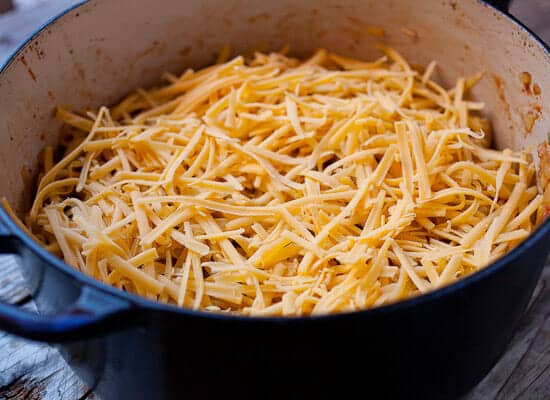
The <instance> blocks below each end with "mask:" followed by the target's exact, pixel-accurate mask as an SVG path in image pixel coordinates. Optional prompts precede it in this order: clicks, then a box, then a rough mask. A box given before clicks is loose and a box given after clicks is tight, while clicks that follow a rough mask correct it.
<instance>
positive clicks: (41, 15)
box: [0, 0, 550, 64]
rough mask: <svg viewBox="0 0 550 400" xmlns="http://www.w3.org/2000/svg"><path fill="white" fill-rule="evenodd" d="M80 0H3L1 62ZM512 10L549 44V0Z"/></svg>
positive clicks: (520, 3) (529, 0)
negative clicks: (53, 17) (44, 24)
mask: <svg viewBox="0 0 550 400" xmlns="http://www.w3.org/2000/svg"><path fill="white" fill-rule="evenodd" d="M81 1H82V0H0V64H1V63H2V61H3V60H4V59H5V58H6V57H7V56H8V55H9V54H10V53H11V52H12V51H13V50H14V49H15V47H16V46H17V45H18V44H19V43H20V42H21V41H23V40H24V39H25V38H26V37H28V36H29V35H31V34H32V33H33V32H34V31H35V30H36V29H37V28H38V27H40V26H41V25H42V24H43V23H44V22H46V21H47V20H48V19H50V18H51V17H52V16H54V15H56V14H58V13H60V12H61V11H63V10H64V9H66V8H67V7H69V6H71V5H73V4H76V3H80V2H81ZM105 1H109V0H105ZM411 1H416V0H411ZM151 2H152V3H153V0H152V1H151ZM510 12H511V13H512V14H513V15H515V16H516V17H517V18H518V19H519V20H520V21H522V22H523V23H524V24H526V25H527V26H528V27H529V28H531V29H532V30H533V31H535V32H537V34H538V35H540V36H541V37H542V38H543V39H544V40H546V42H547V43H550V0H512V6H511V8H510Z"/></svg>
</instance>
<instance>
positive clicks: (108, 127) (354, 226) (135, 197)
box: [26, 32, 544, 316]
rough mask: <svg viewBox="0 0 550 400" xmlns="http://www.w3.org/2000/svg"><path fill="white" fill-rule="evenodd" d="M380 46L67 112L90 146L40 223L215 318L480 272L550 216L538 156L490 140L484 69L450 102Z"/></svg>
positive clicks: (60, 169)
mask: <svg viewBox="0 0 550 400" xmlns="http://www.w3.org/2000/svg"><path fill="white" fill-rule="evenodd" d="M371 33H372V32H371ZM375 33H376V34H379V32H375ZM382 51H383V52H384V53H385V56H384V57H382V58H380V59H378V60H376V61H374V62H365V61H360V60H354V59H351V58H348V57H344V56H340V55H337V54H333V53H330V52H328V51H326V50H319V51H318V52H317V53H315V54H314V55H313V56H312V57H311V58H310V59H308V60H305V61H300V60H297V59H294V58H290V57H288V56H286V55H284V54H282V53H270V54H262V53H256V54H255V55H254V57H253V58H252V59H250V60H246V59H245V58H244V57H242V56H238V57H236V58H233V59H231V60H229V57H230V54H231V48H230V47H228V46H226V47H224V48H223V49H222V52H221V54H220V56H219V57H218V61H217V64H216V65H213V66H211V67H208V68H205V69H203V70H199V71H193V70H187V71H185V72H184V73H183V74H182V75H181V76H179V77H176V76H173V75H166V77H167V80H168V83H167V84H166V85H165V86H163V87H160V88H154V89H151V90H143V89H139V90H137V91H136V92H135V93H133V94H131V95H129V96H128V97H127V98H126V99H124V100H123V101H122V102H121V103H119V104H118V105H116V106H114V107H113V108H111V109H109V108H107V107H101V108H100V109H99V110H97V111H95V112H91V113H87V114H83V115H80V114H77V113H74V112H70V111H68V110H66V109H63V108H59V109H58V111H57V118H58V119H59V120H60V121H61V122H63V123H64V124H65V130H66V131H67V132H69V133H70V135H71V137H72V139H71V140H72V141H71V144H70V146H66V150H67V151H66V152H65V156H63V157H62V159H61V160H57V162H56V161H55V160H54V159H53V157H54V156H53V154H54V152H53V149H52V148H47V149H46V150H45V151H44V153H43V157H44V161H43V164H44V171H43V174H42V179H41V181H40V183H39V185H38V191H37V194H36V197H35V202H34V204H33V206H32V208H31V210H30V212H29V214H28V216H27V219H26V223H27V226H28V227H29V229H30V231H32V233H33V234H34V235H35V237H36V238H38V240H40V241H41V242H42V243H43V244H44V246H45V247H46V248H48V249H49V250H50V251H53V252H54V253H56V254H57V255H58V256H60V257H63V258H64V259H65V261H66V262H67V263H69V264H71V265H72V266H73V267H75V268H78V269H79V270H81V271H82V272H84V273H86V274H88V275H90V276H92V277H94V278H96V279H99V280H102V281H104V282H107V283H110V284H112V285H114V286H116V287H118V288H121V289H123V290H126V291H129V292H133V293H136V294H139V295H142V296H146V297H148V298H151V299H155V300H158V301H163V302H167V303H169V304H174V305H177V306H181V307H188V308H193V309H201V310H208V311H213V312H229V313H237V314H243V315H257V316H269V315H271V316H273V315H276V316H302V315H311V314H326V313H335V312H346V311H353V310H360V309H365V308H369V307H374V306H378V305H382V304H387V303H391V302H395V301H399V300H402V299H406V298H409V297H411V296H414V295H418V294H422V293H426V292H429V291H431V290H435V289H437V288H439V287H441V286H444V285H448V284H450V283H452V282H454V281H456V280H457V279H460V278H462V277H464V276H466V275H468V274H471V273H474V272H476V271H478V270H479V269H481V268H483V267H485V266H486V265H488V264H489V263H490V262H492V261H493V260H494V259H495V258H497V257H500V256H501V255H503V254H504V253H505V252H507V251H509V250H511V249H512V248H514V247H515V246H516V245H518V243H520V242H521V241H522V240H523V239H524V238H525V237H527V236H528V235H529V234H530V233H531V232H532V231H533V230H534V229H535V228H536V226H537V224H539V223H540V222H541V219H542V218H543V215H544V213H543V212H542V211H541V210H542V208H543V207H544V204H543V196H542V195H541V194H539V192H538V190H537V186H536V184H537V183H536V174H535V169H534V165H533V163H532V159H531V158H530V156H529V155H528V153H527V152H526V151H512V150H504V151H497V150H491V149H488V148H486V147H484V146H487V143H488V140H485V139H486V135H489V137H490V131H489V127H490V126H489V123H488V121H486V120H485V119H483V117H482V116H481V115H479V110H481V108H482V107H483V103H479V102H473V101H469V100H467V92H468V90H469V88H470V87H471V86H472V85H473V84H475V82H476V81H477V80H479V79H480V78H481V75H478V76H475V77H473V78H471V79H467V78H459V79H458V80H457V84H456V85H455V87H454V88H452V89H450V90H446V89H444V88H442V87H441V86H440V85H438V84H437V83H436V82H434V81H433V80H432V76H433V75H434V70H435V68H436V65H437V64H436V62H435V61H434V62H432V63H430V64H429V65H428V67H427V68H426V69H425V72H424V73H423V74H422V73H419V72H418V71H416V70H415V69H414V68H412V67H411V66H410V65H409V64H408V63H407V61H406V60H405V59H404V58H403V57H402V56H401V55H400V54H399V53H397V52H396V51H395V50H392V49H388V48H382ZM75 138H78V140H76V139H75Z"/></svg>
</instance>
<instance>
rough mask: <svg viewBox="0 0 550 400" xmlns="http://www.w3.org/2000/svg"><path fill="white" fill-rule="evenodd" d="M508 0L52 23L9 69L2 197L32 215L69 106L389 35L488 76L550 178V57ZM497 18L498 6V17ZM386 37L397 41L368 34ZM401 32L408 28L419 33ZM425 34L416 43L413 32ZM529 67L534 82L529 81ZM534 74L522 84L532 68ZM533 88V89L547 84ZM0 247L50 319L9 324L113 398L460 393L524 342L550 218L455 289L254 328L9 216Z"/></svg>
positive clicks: (0, 152) (409, 52) (118, 13)
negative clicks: (56, 246)
mask: <svg viewBox="0 0 550 400" xmlns="http://www.w3.org/2000/svg"><path fill="white" fill-rule="evenodd" d="M503 3H506V2H500V4H499V5H490V4H489V3H487V2H483V1H479V0H464V1H447V0H422V1H412V0H410V1H409V0H385V1H378V0H317V1H313V0H311V1H308V0H278V1H262V0H187V1H179V0H156V1H154V2H153V1H148V0H109V1H107V0H90V1H87V2H84V3H82V4H80V5H78V6H77V7H74V8H72V9H71V10H68V11H67V12H65V13H64V14H63V15H61V16H59V17H57V18H55V19H53V20H52V21H51V22H49V23H48V24H46V25H45V26H44V27H43V28H42V29H40V30H39V31H38V32H37V33H36V34H35V35H34V36H33V37H32V38H30V39H29V40H28V41H27V42H26V43H25V44H24V45H22V46H21V48H20V49H19V50H18V51H17V52H16V53H15V54H14V55H13V56H12V57H11V58H10V60H9V61H8V62H7V63H6V64H5V65H4V66H3V67H1V68H0V143H1V146H0V171H1V174H0V193H1V194H3V195H4V196H6V197H7V198H8V200H9V202H10V203H11V204H12V205H14V207H15V209H16V212H17V213H18V214H19V215H24V214H25V212H26V211H27V210H28V207H29V204H30V201H31V199H32V195H33V187H32V186H33V185H32V184H29V182H26V181H25V180H22V179H21V171H27V173H28V174H29V175H30V176H33V175H34V174H35V173H36V171H37V164H38V161H37V160H38V158H39V157H38V155H39V152H40V151H41V150H42V149H43V147H44V146H45V145H47V144H49V145H55V144H56V141H57V138H58V137H57V133H58V132H59V125H58V123H57V122H56V121H55V119H54V117H53V108H54V106H55V105H57V104H60V105H72V106H74V107H75V108H76V109H87V108H90V107H97V106H99V105H102V104H111V103H113V102H115V101H116V100H118V99H120V98H121V97H122V96H123V95H124V94H126V93H128V92H129V91H130V90H132V89H133V88H135V87H140V86H141V87H146V86H149V85H153V84H155V83H156V82H157V79H158V77H159V76H161V74H162V73H163V72H164V71H172V72H179V71H182V70H183V69H184V68H185V67H201V66H205V65H208V64H209V63H211V62H213V61H214V59H215V58H214V57H215V54H216V53H217V52H218V51H219V49H220V48H221V47H222V46H223V45H224V44H227V43H229V44H231V45H232V46H233V47H234V48H235V49H236V51H237V52H246V51H247V50H250V49H251V48H257V47H264V48H266V49H277V48H280V47H282V46H283V45H285V44H290V45H291V48H292V50H293V53H294V54H295V55H298V56H301V55H302V56H305V55H308V54H311V52H312V51H313V50H315V49H317V48H319V47H325V48H329V49H331V50H334V51H337V52H340V53H344V54H348V55H351V56H356V57H361V58H365V59H369V58H373V57H377V56H378V55H379V54H378V53H377V50H376V47H375V45H376V43H377V42H380V41H383V42H385V43H386V44H389V45H390V46H392V47H394V48H396V49H397V50H399V51H400V52H402V53H403V54H404V56H405V57H407V58H408V59H409V60H411V61H412V62H413V64H419V65H427V64H428V63H429V62H430V61H431V60H433V59H435V60H438V61H439V64H440V65H441V66H442V68H441V69H440V73H439V77H438V79H439V80H440V81H442V82H443V83H445V84H446V85H452V84H453V80H454V79H455V78H456V77H457V76H464V75H466V76H467V75H470V74H474V73H476V72H478V71H480V70H484V71H486V74H485V78H484V79H483V80H482V81H481V82H480V84H479V85H478V86H477V87H476V88H475V90H474V91H473V96H474V97H475V98H476V99H480V100H483V101H484V102H485V103H486V107H487V110H488V112H487V113H488V115H489V117H490V118H491V119H492V121H493V127H494V130H495V140H494V142H495V146H496V147H498V148H503V147H512V148H520V147H523V146H530V145H533V146H534V148H535V151H534V154H535V158H536V159H537V163H538V164H537V165H538V168H539V172H540V173H541V175H543V174H542V169H541V168H540V164H541V163H540V160H539V157H538V156H537V151H536V149H537V148H538V153H539V154H541V155H543V157H540V158H542V159H543V163H542V164H543V166H544V159H547V158H546V156H547V153H546V149H547V147H546V146H547V144H546V141H547V134H548V132H549V131H550V111H549V110H548V106H547V105H548V104H550V102H549V96H550V73H549V72H550V55H549V53H548V48H547V47H546V46H545V45H544V44H543V43H542V42H541V41H540V40H539V39H538V38H537V37H536V36H534V35H533V34H532V33H530V32H529V31H528V30H527V29H526V28H525V27H523V26H522V25H521V24H520V23H519V22H518V21H516V20H514V19H513V17H511V16H510V15H507V14H506V12H505V11H502V9H503V8H502V7H503V6H505V4H503ZM499 6H500V7H501V10H499V8H498V7H499ZM369 26H380V27H383V28H384V30H385V35H384V37H382V38H380V37H374V36H372V35H369V34H368V33H367V31H368V27H369ZM403 28H406V29H405V30H406V31H407V32H408V33H409V35H405V34H404V33H403ZM411 31H414V32H415V35H410V32H411ZM524 72H527V73H529V76H530V77H531V84H530V85H525V79H523V81H522V79H520V75H521V74H522V73H524ZM523 77H525V75H523ZM535 85H536V87H535ZM0 222H1V228H0V235H1V239H0V250H1V251H2V252H4V253H15V254H18V255H19V256H20V259H21V263H22V265H23V269H24V274H25V278H26V281H27V283H28V286H29V289H30V290H31V292H32V294H33V296H34V299H35V300H36V303H37V305H38V308H39V310H40V314H39V315H37V314H31V313H28V312H25V311H23V310H20V309H17V308H15V307H13V306H10V305H6V304H0V328H2V329H4V330H6V331H8V332H11V333H15V334H17V335H20V336H23V337H26V338H29V339H34V340H40V341H46V342H52V343H57V346H58V347H59V349H60V351H61V352H62V354H63V356H64V357H65V359H66V360H67V361H68V362H69V364H70V365H71V366H72V367H73V368H74V369H75V370H76V371H77V373H78V374H79V375H80V376H81V377H82V378H83V380H84V381H85V382H86V383H87V384H89V385H90V386H92V387H95V390H96V392H97V393H99V394H100V395H101V396H102V397H103V398H104V399H132V400H133V399H215V398H221V396H223V397H224V398H241V399H243V398H254V399H261V398H273V397H279V398H289V399H290V398H325V397H334V396H340V397H344V396H346V397H347V396H348V395H350V394H351V393H355V395H356V396H358V397H360V398H374V399H378V398H397V397H403V398H418V399H428V398H456V397H459V396H460V395H462V394H464V393H465V392H467V391H468V390H469V389H471V388H472V387H473V386H474V385H475V384H476V383H477V382H478V381H479V380H480V379H481V378H482V377H483V376H484V375H485V374H486V373H487V372H488V371H489V370H490V368H491V367H492V366H493V365H494V363H495V362H496V360H497V359H498V358H499V356H500V355H501V353H502V352H503V350H504V349H505V346H506V344H507V343H508V341H509V339H510V338H511V336H512V333H513V330H514V327H515V325H516V323H517V321H518V319H519V318H520V316H521V314H522V312H523V310H524V309H525V307H526V305H527V303H528V301H529V298H530V296H531V294H532V291H533V289H534V287H535V284H536V282H537V279H538V278H539V275H540V272H541V269H542V268H543V265H544V263H545V260H546V256H547V253H548V251H549V250H550V245H549V243H548V239H549V237H550V235H549V231H550V220H546V221H545V222H544V223H543V224H542V225H541V226H540V227H539V228H538V229H537V230H536V231H535V232H534V233H533V234H532V235H531V236H530V237H529V238H528V239H527V240H525V241H524V242H523V243H522V244H521V245H520V246H518V247H517V248H516V249H515V250H514V251H512V252H511V253H509V254H507V255H506V256H504V257H502V258H501V259H499V260H497V261H496V262H495V263H493V264H492V265H490V266H489V267H487V268H486V269H484V270H482V271H481V272H479V273H477V274H474V275H472V276H470V277H468V278H466V279H463V280H461V281H459V282H457V283H455V284H453V285H451V286H449V287H446V288H443V289H440V290H437V291H434V292H432V293H429V294H426V295H423V296H420V297H417V298H414V299H411V300H407V301H404V302H401V303H397V304H393V305H388V306H384V307H379V308H376V309H371V310H366V311H361V312H354V313H347V314H340V315H330V316H322V317H308V318H249V317H239V316H229V315H219V314H212V313H205V312H196V311H190V310H185V309H178V308H176V307H172V306H167V305H162V304H157V303H155V302H152V301H149V300H146V299H144V298H139V297H137V296H134V295H132V294H128V293H124V292H122V291H119V290H117V289H115V288H112V287H108V286H106V285H104V284H102V283H100V282H97V281H95V280H92V279H90V278H88V277H86V276H84V275H83V274H81V273H79V272H78V271H76V270H74V269H73V268H71V267H69V266H67V265H66V264H64V263H63V262H62V261H61V260H58V259H56V258H55V257H54V256H52V255H50V254H48V253H47V252H46V251H45V250H43V249H41V248H40V246H39V245H38V244H36V243H34V242H33V241H32V239H31V238H30V237H29V236H27V235H26V234H25V233H24V232H23V231H22V230H21V229H20V228H19V227H18V226H17V225H16V224H15V223H14V221H13V220H12V219H11V218H10V217H9V216H8V215H7V214H6V213H5V212H4V211H3V210H2V211H0Z"/></svg>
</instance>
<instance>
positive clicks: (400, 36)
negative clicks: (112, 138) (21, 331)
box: [0, 0, 550, 215]
mask: <svg viewBox="0 0 550 400" xmlns="http://www.w3.org/2000/svg"><path fill="white" fill-rule="evenodd" d="M99 3H101V7H98V4H99ZM166 9H170V10H173V12H169V13H167V12H166V11H165V10H166ZM98 21H101V22H100V23H99V22H98ZM487 21H491V22H490V23H488V22H487ZM99 27H101V29H99ZM373 27H381V28H383V30H384V32H385V34H384V35H383V36H377V35H373V31H374V33H376V31H377V29H373ZM53 28H55V29H53ZM380 42H382V43H384V44H387V45H389V46H391V47H394V48H395V49H397V50H398V51H400V52H401V53H402V54H403V55H404V56H405V58H406V59H407V60H409V61H410V62H411V63H412V64H413V65H421V66H426V65H427V64H428V63H429V62H430V61H432V60H436V61H437V62H438V65H439V68H438V69H437V70H436V75H435V77H436V79H437V80H438V81H439V82H441V83H442V84H443V85H444V86H445V87H447V88H449V87H452V86H453V85H454V82H455V80H456V78H457V77H460V76H471V75H473V74H475V73H477V72H479V71H485V76H484V78H483V79H482V80H481V82H480V83H479V84H478V85H477V86H476V87H475V88H474V89H473V90H472V91H471V95H472V97H473V98H474V99H476V100H477V101H483V102H485V104H486V113H487V115H488V117H489V118H490V119H491V121H492V124H493V128H494V132H495V135H494V143H495V146H496V147H497V148H499V149H502V148H505V147H511V148H513V149H519V148H522V147H526V146H538V145H540V144H541V143H546V141H547V135H548V133H549V131H550V110H549V106H548V104H550V102H549V96H550V74H549V73H548V72H549V71H550V56H549V54H548V53H547V52H546V51H545V49H544V48H543V46H542V45H541V44H540V43H538V42H537V41H536V40H534V38H533V37H532V36H530V35H529V34H528V33H527V32H526V31H525V30H523V29H522V28H521V27H520V26H519V25H517V24H516V23H514V22H513V21H512V20H510V19H508V18H506V17H504V16H502V15H501V14H499V13H498V12H497V11H495V10H494V9H493V8H491V7H489V6H488V5H486V4H484V3H482V2H480V1H474V0H472V1H461V2H451V1H440V0H438V1H436V0H429V1H428V0H424V1H420V2H410V1H397V0H390V1H383V2H382V1H360V0H339V1H329V0H321V1H296V0H279V1H277V2H269V4H268V2H264V1H236V0H230V1H215V0H207V1H186V2H181V1H178V0H162V1H157V2H156V3H155V7H151V6H150V2H148V1H146V0H127V1H112V2H106V1H103V2H102V1H99V0H95V1H89V2H88V3H87V4H85V5H83V6H81V7H78V8H77V9H73V10H72V11H69V12H67V13H66V14H65V15H63V16H62V17H60V18H59V19H58V20H56V21H55V22H54V23H53V24H52V25H50V26H49V27H46V28H45V29H44V30H42V31H41V32H39V33H38V34H36V36H35V37H34V38H33V40H32V41H30V42H29V43H28V44H27V45H26V46H24V47H23V48H22V49H21V50H20V51H19V52H18V54H17V55H16V57H15V58H13V59H12V61H11V62H10V63H9V64H8V65H7V66H6V67H5V68H4V70H3V71H2V73H1V74H0V110H1V112H0V132H1V136H0V137H1V141H2V146H1V148H0V169H1V170H2V171H5V172H4V173H3V174H2V176H1V179H0V193H2V194H3V195H4V196H6V197H7V199H8V201H9V202H10V203H11V204H12V205H13V206H14V208H15V209H16V212H17V213H18V214H19V215H24V213H25V212H26V211H27V210H28V207H29V205H30V201H31V199H32V195H33V186H34V184H35V181H34V180H33V179H32V177H34V176H35V175H36V173H37V168H38V160H39V158H40V152H41V151H42V149H43V148H44V146H46V145H55V144H56V142H57V140H58V132H59V127H60V125H59V123H58V122H57V121H56V120H55V119H54V108H55V106H56V105H70V106H71V107H72V108H73V109H76V110H81V111H82V110H87V109H95V108H97V107H98V106H100V105H110V104H112V103H113V102H116V101H117V100H118V99H120V98H121V97H122V96H124V95H125V94H127V93H128V92H129V91H131V90H132V89H134V88H136V87H147V86H150V85H153V84H155V83H157V82H158V80H159V77H160V76H161V75H162V73H163V72H166V71H170V72H175V73H179V72H181V71H183V70H184V69H185V68H187V67H193V68H198V67H201V66H205V65H208V64H209V63H212V62H213V60H214V59H215V55H216V54H217V52H218V51H219V50H220V49H221V47H222V46H223V45H224V44H230V45H231V46H233V48H234V51H235V53H246V52H247V51H250V50H251V49H254V48H260V49H266V50H272V49H279V48H281V47H282V46H284V45H285V44H290V45H291V49H292V53H293V54H294V55H297V56H307V55H309V54H311V53H312V52H313V51H314V50H316V49H317V48H319V47H324V48H327V49H330V50H332V51H336V52H339V53H342V54H345V55H349V56H353V57H357V58H361V59H365V60H370V59H374V58H376V57H378V56H380V53H379V51H378V50H376V44H377V43H380ZM525 73H527V74H528V75H526V74H525ZM527 76H528V77H529V78H527ZM527 80H529V82H528V83H526V81H527ZM533 149H534V151H533V153H534V154H535V156H536V155H537V151H536V148H535V147H533ZM536 158H537V159H538V157H536ZM8 171H9V173H6V172H8Z"/></svg>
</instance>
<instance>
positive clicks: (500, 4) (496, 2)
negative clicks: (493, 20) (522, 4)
mask: <svg viewBox="0 0 550 400" xmlns="http://www.w3.org/2000/svg"><path fill="white" fill-rule="evenodd" d="M487 3H489V4H491V5H492V6H493V7H495V8H498V9H499V10H500V11H502V12H508V11H510V4H511V3H512V0H487Z"/></svg>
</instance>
